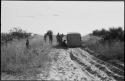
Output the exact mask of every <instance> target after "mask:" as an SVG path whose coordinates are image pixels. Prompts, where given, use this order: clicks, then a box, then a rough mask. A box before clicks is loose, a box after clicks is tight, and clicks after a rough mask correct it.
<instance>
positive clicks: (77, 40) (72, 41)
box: [67, 33, 81, 47]
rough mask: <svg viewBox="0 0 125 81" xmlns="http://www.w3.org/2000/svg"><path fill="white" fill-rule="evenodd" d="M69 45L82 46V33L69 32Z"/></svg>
mask: <svg viewBox="0 0 125 81" xmlns="http://www.w3.org/2000/svg"><path fill="white" fill-rule="evenodd" d="M67 46H68V47H80V46H81V34H80V33H69V34H67Z"/></svg>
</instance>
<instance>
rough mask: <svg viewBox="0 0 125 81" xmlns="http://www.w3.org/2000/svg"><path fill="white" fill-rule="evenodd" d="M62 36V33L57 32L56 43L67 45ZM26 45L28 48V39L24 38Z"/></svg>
mask: <svg viewBox="0 0 125 81" xmlns="http://www.w3.org/2000/svg"><path fill="white" fill-rule="evenodd" d="M63 37H64V35H63V34H59V33H58V34H57V36H56V39H57V43H58V44H59V46H63V47H67V44H66V40H63ZM26 47H27V48H30V45H29V39H28V38H27V39H26Z"/></svg>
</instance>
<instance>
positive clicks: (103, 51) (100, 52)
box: [84, 41, 124, 69]
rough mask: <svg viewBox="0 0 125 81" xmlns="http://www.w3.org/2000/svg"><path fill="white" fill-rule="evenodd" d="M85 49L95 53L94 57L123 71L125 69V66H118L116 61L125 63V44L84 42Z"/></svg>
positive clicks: (118, 42) (117, 42)
mask: <svg viewBox="0 0 125 81" xmlns="http://www.w3.org/2000/svg"><path fill="white" fill-rule="evenodd" d="M84 47H87V48H89V49H90V50H92V51H94V52H95V54H94V56H96V57H98V58H99V59H101V60H104V61H106V62H109V63H111V64H113V65H115V66H117V67H119V68H121V69H123V68H124V66H123V67H121V66H119V65H118V64H116V61H117V62H118V61H119V63H124V42H121V41H112V42H111V43H108V42H105V43H91V41H86V42H85V41H84ZM114 60H115V61H114Z"/></svg>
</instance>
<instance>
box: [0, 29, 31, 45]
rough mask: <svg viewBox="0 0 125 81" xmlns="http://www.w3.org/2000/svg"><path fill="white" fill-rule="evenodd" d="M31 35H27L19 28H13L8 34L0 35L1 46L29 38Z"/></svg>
mask: <svg viewBox="0 0 125 81" xmlns="http://www.w3.org/2000/svg"><path fill="white" fill-rule="evenodd" d="M30 36H31V33H27V32H25V31H24V30H22V29H20V28H13V29H12V30H10V32H9V33H1V44H2V45H3V44H4V43H5V44H7V43H8V42H9V41H12V40H13V39H24V38H27V37H30Z"/></svg>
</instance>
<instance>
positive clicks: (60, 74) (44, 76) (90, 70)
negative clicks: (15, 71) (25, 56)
mask: <svg viewBox="0 0 125 81" xmlns="http://www.w3.org/2000/svg"><path fill="white" fill-rule="evenodd" d="M40 42H41V38H40V37H36V38H33V39H32V41H31V46H32V47H34V48H36V47H39V46H42V45H43V44H44V43H41V44H40ZM48 55H49V56H50V58H51V59H52V61H51V63H50V64H51V66H48V67H49V69H48V70H47V72H46V73H45V72H43V73H39V74H37V75H36V77H35V78H29V79H31V80H32V79H36V80H64V81H69V80H72V81H123V80H124V71H122V70H120V69H118V68H117V67H114V66H112V65H110V64H108V63H106V62H104V61H101V60H99V59H97V58H96V57H94V56H92V55H90V54H89V53H88V52H87V51H85V50H84V49H81V48H68V49H63V48H54V47H52V48H51V50H50V52H49V53H48Z"/></svg>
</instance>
